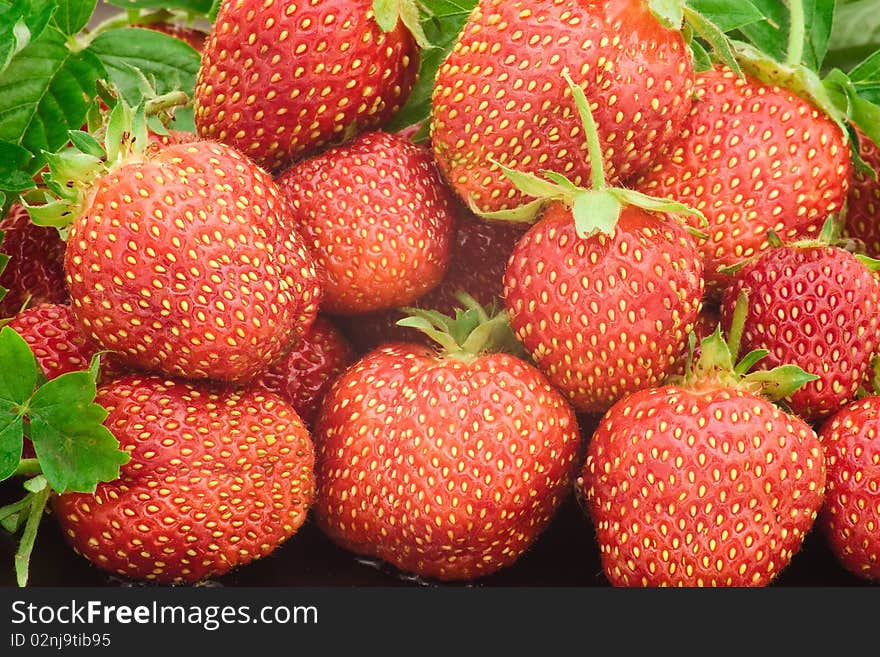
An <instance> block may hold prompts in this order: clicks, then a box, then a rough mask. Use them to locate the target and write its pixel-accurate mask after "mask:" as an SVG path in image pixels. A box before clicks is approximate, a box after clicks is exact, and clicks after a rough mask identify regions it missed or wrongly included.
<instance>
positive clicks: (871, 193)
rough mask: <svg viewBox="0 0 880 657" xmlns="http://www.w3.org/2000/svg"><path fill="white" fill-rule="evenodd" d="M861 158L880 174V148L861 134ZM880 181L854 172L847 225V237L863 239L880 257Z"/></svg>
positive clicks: (866, 250) (872, 252)
mask: <svg viewBox="0 0 880 657" xmlns="http://www.w3.org/2000/svg"><path fill="white" fill-rule="evenodd" d="M859 155H860V156H861V158H862V160H864V161H865V163H866V164H868V165H869V166H870V167H871V168H873V169H874V170H875V171H880V147H878V146H877V144H875V143H874V142H873V141H871V140H870V139H868V137H866V136H865V135H864V134H859ZM878 214H880V182H878V180H877V179H875V178H872V177H871V176H870V175H868V174H866V173H862V172H861V171H857V170H855V169H853V172H852V176H851V178H850V181H849V196H847V199H846V224H845V226H844V232H845V234H846V235H847V236H848V237H853V238H856V239H858V240H861V241H862V242H863V243H864V245H865V252H866V253H867V254H868V255H869V256H871V257H873V258H877V257H880V222H878V221H877V216H878Z"/></svg>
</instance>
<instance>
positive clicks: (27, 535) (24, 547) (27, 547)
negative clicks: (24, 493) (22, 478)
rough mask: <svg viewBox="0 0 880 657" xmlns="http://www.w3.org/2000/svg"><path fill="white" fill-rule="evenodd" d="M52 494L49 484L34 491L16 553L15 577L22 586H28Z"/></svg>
mask: <svg viewBox="0 0 880 657" xmlns="http://www.w3.org/2000/svg"><path fill="white" fill-rule="evenodd" d="M51 494H52V489H51V488H50V487H49V486H45V487H44V488H43V489H42V490H40V491H37V492H36V493H34V494H33V497H32V498H31V503H30V509H29V510H28V518H27V524H26V525H25V526H24V532H23V533H22V535H21V541H20V542H19V544H18V550H17V551H16V553H15V577H16V580H17V581H18V585H19V586H20V587H25V586H27V581H28V574H29V569H30V568H29V565H30V560H31V553H32V552H33V550H34V543H36V540H37V530H38V529H39V528H40V521H41V520H42V519H43V511H44V510H45V508H46V503H47V502H48V501H49V496H50V495H51Z"/></svg>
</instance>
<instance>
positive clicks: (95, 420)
mask: <svg viewBox="0 0 880 657" xmlns="http://www.w3.org/2000/svg"><path fill="white" fill-rule="evenodd" d="M95 390H96V386H95V377H94V376H93V375H92V374H91V373H90V372H68V373H66V374H62V375H61V376H59V377H56V378H54V379H52V380H51V381H48V382H47V383H45V384H43V385H42V386H41V387H40V388H39V389H38V390H37V391H36V392H35V393H34V396H33V398H32V399H31V401H30V404H29V409H28V416H29V418H30V437H31V440H32V441H33V443H34V450H35V451H36V453H37V457H38V458H39V460H40V465H41V467H42V469H43V474H44V475H46V479H48V480H49V483H50V484H51V485H52V488H53V489H54V490H56V491H57V492H59V493H65V492H69V491H76V492H83V493H90V492H94V490H95V488H96V486H97V483H98V482H100V481H112V480H114V479H117V478H118V477H119V467H120V466H121V465H123V464H124V463H127V462H128V460H129V456H128V454H126V453H125V452H123V451H120V450H119V441H117V440H116V438H115V437H114V436H113V434H112V433H111V432H110V430H109V429H107V427H105V426H104V425H103V421H104V419H105V418H106V417H107V411H106V410H105V409H104V408H103V407H101V406H100V405H98V404H96V403H94V398H95Z"/></svg>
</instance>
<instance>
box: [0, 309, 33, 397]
mask: <svg viewBox="0 0 880 657" xmlns="http://www.w3.org/2000/svg"><path fill="white" fill-rule="evenodd" d="M0 372H3V376H2V377H0V404H5V405H6V406H5V407H4V408H3V409H0V410H9V408H10V407H11V406H13V405H15V406H18V405H21V404H24V403H25V402H27V400H28V399H30V396H31V395H32V394H33V392H34V388H35V387H36V385H37V380H38V378H39V373H40V370H39V366H38V365H37V360H36V358H34V354H33V353H32V352H31V348H30V347H29V346H28V343H27V342H25V340H24V338H22V337H21V336H20V335H19V334H18V333H16V332H15V330H14V329H11V328H10V327H8V326H4V327H3V328H2V329H0Z"/></svg>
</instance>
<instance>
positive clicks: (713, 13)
mask: <svg viewBox="0 0 880 657" xmlns="http://www.w3.org/2000/svg"><path fill="white" fill-rule="evenodd" d="M687 6H688V7H690V8H691V9H693V10H694V11H696V12H697V13H699V14H700V15H702V16H703V17H704V18H705V19H706V20H709V21H711V22H712V24H713V25H715V27H717V28H718V29H719V30H721V31H722V32H730V31H732V30H735V29H737V28H740V27H743V26H744V25H750V24H752V23H755V22H757V21H760V20H764V18H765V17H764V14H763V13H761V10H760V9H758V8H757V7H756V6H755V5H754V4H752V2H750V0H688V2H687Z"/></svg>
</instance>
